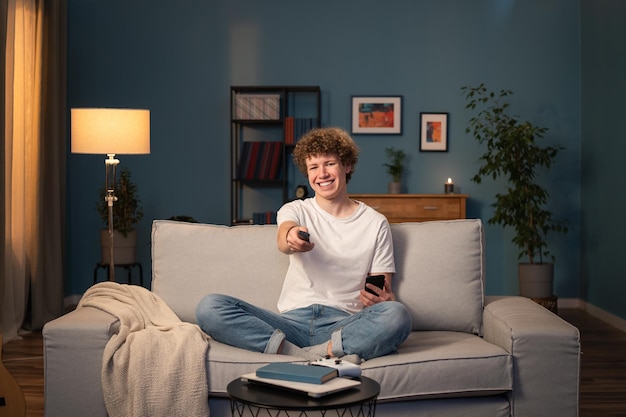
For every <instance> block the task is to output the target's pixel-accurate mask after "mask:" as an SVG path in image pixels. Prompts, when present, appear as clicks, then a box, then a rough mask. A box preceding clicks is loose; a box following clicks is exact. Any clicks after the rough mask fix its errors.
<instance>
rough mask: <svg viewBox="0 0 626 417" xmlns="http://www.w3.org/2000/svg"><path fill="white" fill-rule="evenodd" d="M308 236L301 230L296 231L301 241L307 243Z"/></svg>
mask: <svg viewBox="0 0 626 417" xmlns="http://www.w3.org/2000/svg"><path fill="white" fill-rule="evenodd" d="M309 236H310V235H309V234H308V233H307V232H305V231H303V230H298V237H299V238H300V239H302V240H306V241H307V242H308V241H309Z"/></svg>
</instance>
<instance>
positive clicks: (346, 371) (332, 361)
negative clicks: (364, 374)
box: [311, 356, 361, 377]
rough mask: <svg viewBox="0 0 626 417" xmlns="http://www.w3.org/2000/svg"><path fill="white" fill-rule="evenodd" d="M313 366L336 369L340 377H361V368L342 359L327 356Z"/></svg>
mask: <svg viewBox="0 0 626 417" xmlns="http://www.w3.org/2000/svg"><path fill="white" fill-rule="evenodd" d="M311 365H316V366H326V367H328V368H335V369H336V370H337V375H338V376H349V377H359V376H361V367H360V366H359V365H356V364H354V363H352V362H348V361H343V360H341V359H340V358H331V357H329V356H326V357H325V358H323V359H318V360H316V361H313V362H311Z"/></svg>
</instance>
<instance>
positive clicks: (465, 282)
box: [391, 219, 484, 334]
mask: <svg viewBox="0 0 626 417" xmlns="http://www.w3.org/2000/svg"><path fill="white" fill-rule="evenodd" d="M391 231H392V234H393V244H394V254H395V260H396V274H395V276H394V278H393V284H394V293H395V294H396V296H397V298H398V301H401V302H402V303H403V304H404V305H405V306H407V307H408V308H409V310H410V311H411V315H412V317H413V330H452V331H462V332H466V333H474V334H479V333H480V332H481V325H482V310H483V306H484V239H483V227H482V222H481V221H480V220H478V219H474V220H450V221H435V222H424V223H400V224H392V225H391Z"/></svg>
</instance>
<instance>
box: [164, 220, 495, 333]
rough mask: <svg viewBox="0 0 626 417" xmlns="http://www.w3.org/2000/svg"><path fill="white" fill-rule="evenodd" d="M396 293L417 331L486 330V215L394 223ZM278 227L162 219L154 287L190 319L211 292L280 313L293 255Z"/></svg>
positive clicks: (471, 331) (166, 300)
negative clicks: (280, 246) (280, 245)
mask: <svg viewBox="0 0 626 417" xmlns="http://www.w3.org/2000/svg"><path fill="white" fill-rule="evenodd" d="M391 231H392V234H393V241H394V252H395V259H396V270H397V272H396V275H395V276H394V279H393V283H394V292H395V294H396V295H397V297H398V299H399V300H400V301H401V302H402V303H404V304H405V305H406V306H407V307H408V309H409V310H410V312H411V314H412V318H413V329H414V330H452V331H463V332H469V333H474V334H478V333H479V332H480V329H481V320H482V309H483V302H484V300H483V272H484V265H483V229H482V223H481V221H480V220H453V221H435V222H426V223H402V224H392V225H391ZM275 241H276V225H262V226H259V225H251V226H237V227H228V226H219V225H210V224H198V223H184V222H175V221H168V220H156V221H155V222H154V223H153V227H152V291H154V292H155V293H156V294H157V295H159V296H160V297H162V298H163V299H164V300H165V302H167V304H168V305H169V306H170V307H171V308H172V310H174V312H175V313H176V314H178V316H179V317H180V318H181V319H182V320H184V321H189V322H192V323H195V321H196V318H195V308H196V305H197V304H198V302H199V301H200V299H201V298H202V297H203V296H204V295H205V294H208V293H222V294H228V295H232V296H235V297H239V298H241V299H243V300H246V301H248V302H251V303H254V304H255V305H258V306H260V307H263V308H267V309H269V310H272V311H276V302H277V300H278V296H279V294H280V291H281V289H282V284H283V279H284V276H285V273H286V271H287V266H288V262H289V257H288V256H285V255H284V254H283V253H281V252H280V251H278V250H277V249H276V244H275Z"/></svg>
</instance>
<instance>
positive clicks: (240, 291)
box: [43, 220, 580, 417]
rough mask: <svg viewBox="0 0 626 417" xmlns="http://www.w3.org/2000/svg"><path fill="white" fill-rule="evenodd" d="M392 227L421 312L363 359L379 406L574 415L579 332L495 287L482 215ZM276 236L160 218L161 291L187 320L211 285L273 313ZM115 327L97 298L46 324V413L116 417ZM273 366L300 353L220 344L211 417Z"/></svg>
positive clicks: (212, 374)
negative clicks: (242, 384)
mask: <svg viewBox="0 0 626 417" xmlns="http://www.w3.org/2000/svg"><path fill="white" fill-rule="evenodd" d="M391 227H392V233H393V240H394V250H395V254H396V267H397V271H398V272H397V274H396V275H395V277H394V281H393V282H394V287H395V288H394V292H395V294H396V295H397V297H398V299H399V300H400V301H401V302H403V303H404V304H405V305H406V306H407V307H408V308H409V309H410V311H411V313H412V315H413V330H414V331H413V332H412V334H411V335H410V336H409V338H408V340H407V341H406V342H405V343H404V344H403V345H402V346H401V347H400V349H399V351H398V352H397V353H394V354H391V355H388V356H385V357H381V358H376V359H373V360H370V361H367V362H365V363H364V364H363V366H362V368H363V374H364V375H365V376H368V377H370V378H373V379H375V380H376V381H378V382H379V383H380V386H381V392H380V396H379V400H378V406H377V409H376V415H377V416H411V417H413V416H445V417H451V416H463V417H470V416H477V417H478V416H480V417H485V416H515V417H541V416H546V417H554V416H559V417H568V416H569V417H574V416H577V415H578V389H579V360H580V337H579V332H578V330H577V329H576V328H575V327H573V326H571V325H570V324H568V323H567V322H565V321H563V320H562V319H560V318H559V317H558V316H556V315H554V314H553V313H551V312H550V311H548V310H547V309H545V308H543V307H542V306H540V305H538V304H536V303H534V302H533V301H531V300H529V299H526V298H522V297H485V296H484V279H485V263H484V243H485V242H484V235H483V227H482V223H481V222H480V220H457V221H441V222H426V223H403V224H394V225H392V226H391ZM275 233H276V226H275V225H266V226H238V227H226V226H218V225H207V224H194V223H181V222H174V221H166V220H163V221H161V220H158V221H155V222H154V224H153V228H152V291H153V292H154V293H156V294H157V295H159V296H160V297H161V298H163V299H164V300H165V301H166V302H167V304H168V305H169V306H170V307H171V308H172V309H173V310H174V312H175V313H176V314H178V316H179V317H180V318H181V319H182V320H184V321H189V322H195V308H196V305H197V303H198V301H199V300H200V299H201V298H202V297H203V296H204V295H205V294H207V293H210V292H215V293H224V294H231V295H234V296H237V297H240V298H242V299H244V300H248V301H250V302H253V303H255V304H257V305H260V306H263V307H266V308H269V309H273V310H275V309H276V300H277V298H278V294H279V292H280V289H281V286H282V281H283V276H284V273H285V271H286V268H287V263H288V256H286V255H283V254H282V253H280V252H279V251H278V250H277V249H276V248H275ZM346 267H349V265H346ZM490 279H499V277H496V276H492V277H490ZM115 331H116V320H115V319H114V318H113V317H112V316H110V315H109V314H107V313H104V312H102V311H99V310H96V309H93V308H89V307H87V308H81V309H78V310H75V311H73V312H70V313H68V314H66V315H65V316H63V317H60V318H58V319H56V320H54V321H52V322H50V323H48V324H47V325H46V326H45V327H44V330H43V336H44V351H45V352H44V355H45V415H46V416H48V417H72V416H77V417H78V416H81V417H82V416H93V417H98V416H105V415H106V409H105V407H104V401H103V397H102V388H101V383H100V371H101V358H102V352H103V349H104V346H105V344H106V343H107V341H108V339H109V337H110V336H111V334H113V333H114V332H115ZM233 331H237V330H236V329H233ZM272 361H291V362H303V359H302V358H296V357H290V356H285V355H266V354H261V353H254V352H249V351H245V350H242V349H238V348H234V347H231V346H227V345H224V344H221V343H219V342H216V341H214V340H211V341H210V347H209V353H208V357H207V363H206V366H207V372H208V377H207V379H208V381H207V384H208V387H209V392H210V397H209V399H208V401H209V405H210V409H211V415H212V416H214V417H216V416H228V415H230V408H229V402H228V398H227V396H226V385H227V384H228V383H229V382H230V381H231V380H233V379H235V378H238V377H239V376H240V375H242V374H244V373H248V372H252V371H254V370H256V369H257V368H259V367H260V366H262V365H264V364H266V363H268V362H272ZM163 395H168V393H165V392H164V393H163Z"/></svg>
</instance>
